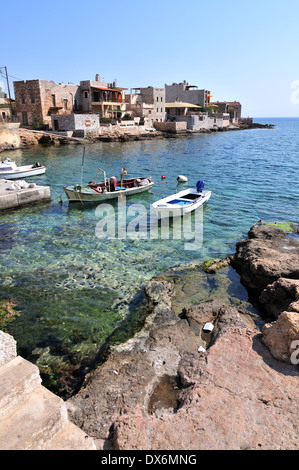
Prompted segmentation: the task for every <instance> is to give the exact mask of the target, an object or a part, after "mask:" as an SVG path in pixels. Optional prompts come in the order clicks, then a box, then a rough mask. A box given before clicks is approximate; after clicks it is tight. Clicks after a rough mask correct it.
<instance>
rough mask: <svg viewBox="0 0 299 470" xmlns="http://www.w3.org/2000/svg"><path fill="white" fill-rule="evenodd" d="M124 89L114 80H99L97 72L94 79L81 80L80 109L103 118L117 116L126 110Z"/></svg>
mask: <svg viewBox="0 0 299 470" xmlns="http://www.w3.org/2000/svg"><path fill="white" fill-rule="evenodd" d="M125 90H126V88H120V87H117V86H116V83H115V82H113V83H107V82H101V78H100V76H99V75H98V74H97V75H96V77H95V80H84V81H81V82H80V94H81V106H82V107H81V108H80V110H81V111H82V112H85V113H86V112H92V113H95V114H99V116H100V117H103V118H115V119H116V118H119V117H120V115H122V114H123V113H125V111H126V102H125Z"/></svg>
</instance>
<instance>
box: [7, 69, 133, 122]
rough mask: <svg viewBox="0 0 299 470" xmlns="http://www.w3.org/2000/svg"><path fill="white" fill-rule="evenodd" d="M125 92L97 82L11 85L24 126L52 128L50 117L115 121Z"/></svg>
mask: <svg viewBox="0 0 299 470" xmlns="http://www.w3.org/2000/svg"><path fill="white" fill-rule="evenodd" d="M125 90H126V89H125V88H119V87H116V84H115V83H113V84H108V83H106V82H101V81H100V77H99V75H96V80H95V81H92V80H87V81H81V82H80V85H73V84H70V83H68V84H66V83H59V84H56V83H55V82H53V81H46V80H27V81H18V82H14V91H15V100H16V111H17V114H18V116H19V118H20V121H21V124H22V125H24V126H30V125H32V123H33V121H34V120H35V119H38V120H40V122H41V123H44V124H46V125H47V126H48V128H49V129H51V128H52V119H51V115H52V114H55V115H62V114H72V113H76V114H77V113H92V114H98V115H99V116H100V117H109V118H117V117H119V116H118V113H119V112H121V113H124V112H125V110H126V104H125Z"/></svg>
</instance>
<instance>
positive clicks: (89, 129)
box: [51, 113, 100, 137]
mask: <svg viewBox="0 0 299 470" xmlns="http://www.w3.org/2000/svg"><path fill="white" fill-rule="evenodd" d="M51 119H52V129H53V130H55V131H59V132H65V133H67V134H68V135H71V136H73V137H86V136H87V135H88V134H89V135H90V134H94V135H99V134H100V119H99V115H98V114H75V113H71V114H52V116H51Z"/></svg>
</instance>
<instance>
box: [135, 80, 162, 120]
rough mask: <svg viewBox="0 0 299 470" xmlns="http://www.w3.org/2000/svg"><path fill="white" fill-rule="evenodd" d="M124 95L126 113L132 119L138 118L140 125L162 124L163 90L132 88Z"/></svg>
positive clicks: (150, 87)
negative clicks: (128, 113)
mask: <svg viewBox="0 0 299 470" xmlns="http://www.w3.org/2000/svg"><path fill="white" fill-rule="evenodd" d="M130 91H131V93H130V94H128V95H126V105H127V108H126V109H127V111H128V112H130V114H131V115H132V117H140V124H143V123H144V124H147V123H148V124H150V125H153V124H154V123H155V122H164V121H165V117H166V113H165V89H164V88H155V87H152V86H149V87H147V88H132V89H131V90H130Z"/></svg>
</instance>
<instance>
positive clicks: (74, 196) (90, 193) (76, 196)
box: [64, 182, 154, 203]
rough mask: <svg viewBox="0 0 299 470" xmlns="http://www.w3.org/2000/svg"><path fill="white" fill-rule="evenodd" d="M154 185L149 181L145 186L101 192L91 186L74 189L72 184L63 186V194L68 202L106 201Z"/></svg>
mask: <svg viewBox="0 0 299 470" xmlns="http://www.w3.org/2000/svg"><path fill="white" fill-rule="evenodd" d="M153 186H154V183H153V182H152V183H149V184H147V185H146V186H138V187H134V188H128V189H123V190H117V191H111V192H108V191H107V192H102V193H97V192H95V191H94V190H93V189H92V188H82V189H81V190H75V189H74V187H73V186H66V187H65V188H64V191H65V194H66V196H67V198H68V200H69V202H96V203H100V202H102V201H108V200H111V199H116V198H118V197H119V196H133V195H134V194H139V193H143V192H145V191H149V190H150V189H151V188H152V187H153Z"/></svg>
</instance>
